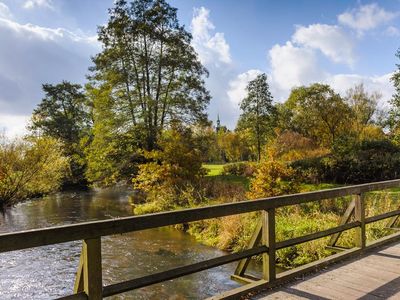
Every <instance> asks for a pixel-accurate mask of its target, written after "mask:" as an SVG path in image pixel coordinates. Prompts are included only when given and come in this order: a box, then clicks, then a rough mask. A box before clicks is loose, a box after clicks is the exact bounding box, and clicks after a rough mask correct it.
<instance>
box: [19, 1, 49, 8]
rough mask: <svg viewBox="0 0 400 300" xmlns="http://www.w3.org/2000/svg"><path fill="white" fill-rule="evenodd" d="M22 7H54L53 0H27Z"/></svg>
mask: <svg viewBox="0 0 400 300" xmlns="http://www.w3.org/2000/svg"><path fill="white" fill-rule="evenodd" d="M22 7H23V8H25V9H33V8H36V7H44V8H48V9H54V6H53V2H52V0H27V1H25V2H24V4H23V6H22Z"/></svg>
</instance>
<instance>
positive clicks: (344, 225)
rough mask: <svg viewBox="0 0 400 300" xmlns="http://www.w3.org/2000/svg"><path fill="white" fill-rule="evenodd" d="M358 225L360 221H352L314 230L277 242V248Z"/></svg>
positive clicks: (318, 237)
mask: <svg viewBox="0 0 400 300" xmlns="http://www.w3.org/2000/svg"><path fill="white" fill-rule="evenodd" d="M358 226H360V222H351V223H347V224H343V225H340V226H337V227H333V228H329V229H327V230H323V231H318V232H314V233H311V234H308V235H303V236H300V237H297V238H293V239H289V240H285V241H281V242H277V243H276V249H282V248H286V247H291V246H294V245H297V244H301V243H305V242H309V241H313V240H316V239H320V238H323V237H326V236H329V235H331V234H335V233H337V232H342V231H346V230H349V229H352V228H356V227H358ZM344 249H345V248H344Z"/></svg>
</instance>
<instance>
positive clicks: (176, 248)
mask: <svg viewBox="0 0 400 300" xmlns="http://www.w3.org/2000/svg"><path fill="white" fill-rule="evenodd" d="M129 196H130V192H129V191H128V190H125V189H119V190H118V189H113V190H103V191H88V192H64V193H59V194H55V195H51V196H47V197H44V198H41V199H35V200H31V201H27V202H23V203H20V204H18V205H16V206H15V207H12V208H10V209H8V210H6V211H5V213H4V214H0V233H5V232H12V231H19V230H26V229H34V228H42V227H49V226H58V225H63V224H72V223H78V222H84V221H94V220H103V219H109V218H116V217H125V216H130V215H132V206H131V204H130V202H129ZM80 250H81V241H76V242H70V243H63V244H56V245H50V246H44V247H38V248H32V249H26V250H22V251H13V252H7V253H1V254H0V299H2V300H4V299H51V298H56V297H61V296H65V295H68V294H72V291H73V284H74V278H75V272H76V270H77V266H78V262H79V256H80ZM224 254H226V253H225V252H223V251H220V250H218V249H215V248H212V247H208V246H205V245H202V244H200V243H198V242H196V241H195V240H194V238H193V237H191V236H190V235H188V234H185V233H183V232H181V231H178V230H175V229H172V228H161V229H151V230H144V231H140V232H134V233H128V234H123V235H118V236H108V237H103V238H102V264H103V284H104V285H108V284H111V283H116V282H118V281H123V280H129V279H133V278H137V277H141V276H144V275H148V274H151V273H155V272H160V271H164V270H167V269H169V268H172V267H178V266H182V265H187V264H190V263H194V262H198V261H202V260H204V259H208V258H213V257H217V256H221V255H224ZM235 265H236V264H235V263H231V264H228V265H224V266H221V267H217V268H213V269H210V270H206V271H202V272H199V273H196V274H193V275H190V276H185V277H182V278H178V279H175V280H171V281H167V282H164V283H160V284H155V285H152V286H149V287H146V288H142V289H139V290H136V291H132V292H128V293H124V294H121V295H118V296H114V297H110V298H109V299H157V300H158V299H174V300H178V299H203V298H206V297H208V296H212V295H214V294H217V293H219V292H222V291H225V290H229V289H232V288H234V287H237V286H239V285H238V284H237V283H236V282H234V281H232V280H230V275H231V274H232V272H233V270H234V268H235ZM254 268H255V270H256V269H258V268H257V266H255V267H254Z"/></svg>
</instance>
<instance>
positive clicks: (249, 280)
mask: <svg viewBox="0 0 400 300" xmlns="http://www.w3.org/2000/svg"><path fill="white" fill-rule="evenodd" d="M231 279H232V280H235V281H237V282H239V283H242V284H248V283H253V282H255V281H257V280H260V278H255V277H252V278H250V276H249V275H243V276H239V275H236V274H233V275H231Z"/></svg>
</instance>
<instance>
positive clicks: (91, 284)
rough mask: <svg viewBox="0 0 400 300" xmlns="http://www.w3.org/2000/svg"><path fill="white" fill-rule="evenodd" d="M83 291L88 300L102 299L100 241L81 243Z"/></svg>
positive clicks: (91, 240) (97, 239)
mask: <svg viewBox="0 0 400 300" xmlns="http://www.w3.org/2000/svg"><path fill="white" fill-rule="evenodd" d="M82 252H83V289H84V292H85V293H86V295H87V296H88V299H89V300H99V299H102V298H103V281H102V270H101V239H100V238H96V239H88V240H84V241H83V247H82Z"/></svg>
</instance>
